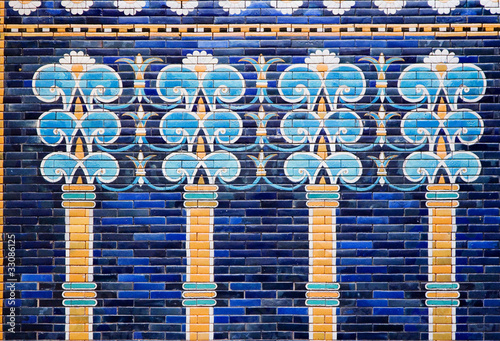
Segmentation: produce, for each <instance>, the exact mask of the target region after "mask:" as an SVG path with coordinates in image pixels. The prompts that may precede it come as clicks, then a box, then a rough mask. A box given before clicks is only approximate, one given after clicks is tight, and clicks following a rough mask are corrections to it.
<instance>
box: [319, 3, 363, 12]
mask: <svg viewBox="0 0 500 341" xmlns="http://www.w3.org/2000/svg"><path fill="white" fill-rule="evenodd" d="M355 3H356V2H355V1H350V0H324V1H323V4H324V5H325V6H326V8H327V9H328V10H330V11H332V13H333V14H337V15H342V14H344V13H345V12H347V11H348V10H350V9H351V7H352V6H354V4H355Z"/></svg>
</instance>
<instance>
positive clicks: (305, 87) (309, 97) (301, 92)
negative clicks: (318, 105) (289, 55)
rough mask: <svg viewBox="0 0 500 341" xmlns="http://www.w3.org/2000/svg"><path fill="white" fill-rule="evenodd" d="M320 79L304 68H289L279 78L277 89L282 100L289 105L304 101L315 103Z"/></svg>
mask: <svg viewBox="0 0 500 341" xmlns="http://www.w3.org/2000/svg"><path fill="white" fill-rule="evenodd" d="M321 86H322V84H321V78H320V76H319V74H318V73H317V72H314V71H312V70H310V69H309V68H307V67H306V66H301V65H300V66H295V65H293V66H291V67H289V68H287V69H286V70H285V71H284V72H283V73H282V74H281V77H280V80H279V83H278V88H279V91H280V93H281V95H282V96H283V99H284V100H285V101H287V102H289V103H298V102H302V101H303V100H304V99H306V101H307V103H315V102H316V98H317V97H318V95H319V92H320V90H321Z"/></svg>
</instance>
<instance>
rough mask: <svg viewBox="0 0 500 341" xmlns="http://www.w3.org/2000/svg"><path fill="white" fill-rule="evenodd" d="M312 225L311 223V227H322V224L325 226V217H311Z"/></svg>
mask: <svg viewBox="0 0 500 341" xmlns="http://www.w3.org/2000/svg"><path fill="white" fill-rule="evenodd" d="M312 223H313V225H324V224H326V221H325V217H323V216H319V217H313V218H312Z"/></svg>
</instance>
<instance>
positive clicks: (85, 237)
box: [69, 233, 90, 241]
mask: <svg viewBox="0 0 500 341" xmlns="http://www.w3.org/2000/svg"><path fill="white" fill-rule="evenodd" d="M69 237H70V239H71V240H78V241H82V240H90V234H88V233H70V234H69Z"/></svg>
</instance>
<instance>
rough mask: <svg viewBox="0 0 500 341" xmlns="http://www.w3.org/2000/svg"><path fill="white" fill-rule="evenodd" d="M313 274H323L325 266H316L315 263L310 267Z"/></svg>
mask: <svg viewBox="0 0 500 341" xmlns="http://www.w3.org/2000/svg"><path fill="white" fill-rule="evenodd" d="M312 271H313V274H315V275H319V274H324V273H325V267H324V266H318V265H315V266H313V267H312Z"/></svg>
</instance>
